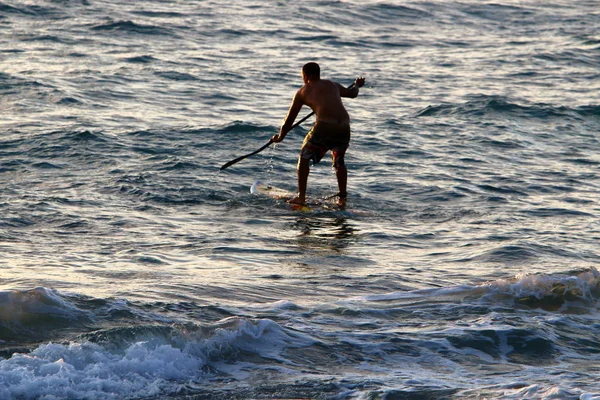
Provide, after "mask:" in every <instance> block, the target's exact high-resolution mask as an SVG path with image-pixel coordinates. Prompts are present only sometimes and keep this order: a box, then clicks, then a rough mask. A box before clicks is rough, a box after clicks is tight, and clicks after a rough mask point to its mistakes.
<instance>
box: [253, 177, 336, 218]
mask: <svg viewBox="0 0 600 400" xmlns="http://www.w3.org/2000/svg"><path fill="white" fill-rule="evenodd" d="M250 193H252V194H256V195H260V196H267V197H270V198H272V199H275V200H279V201H283V202H286V204H288V205H289V206H290V207H291V208H292V210H299V211H315V210H339V207H338V206H337V205H335V203H334V202H333V201H332V199H331V198H330V199H317V200H315V199H310V201H307V204H290V203H287V202H288V201H289V200H291V199H292V198H293V197H294V196H295V195H296V194H295V193H292V192H290V191H289V190H285V189H281V188H278V187H276V186H273V185H270V184H266V183H263V182H261V181H256V182H254V184H253V185H252V186H251V187H250Z"/></svg>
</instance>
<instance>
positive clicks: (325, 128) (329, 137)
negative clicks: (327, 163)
mask: <svg viewBox="0 0 600 400" xmlns="http://www.w3.org/2000/svg"><path fill="white" fill-rule="evenodd" d="M349 145H350V124H349V123H347V122H345V123H342V124H337V123H335V122H323V121H317V122H316V123H315V125H314V126H313V127H312V129H311V130H310V132H308V134H307V135H306V137H305V138H304V143H302V150H300V158H304V159H307V160H312V162H313V165H314V164H317V163H318V162H319V161H321V159H322V158H323V156H324V155H325V154H326V153H327V152H328V151H330V150H331V155H332V158H333V166H334V167H336V168H337V167H338V166H341V165H344V155H345V154H346V150H347V149H348V146H349Z"/></svg>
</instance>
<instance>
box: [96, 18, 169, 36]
mask: <svg viewBox="0 0 600 400" xmlns="http://www.w3.org/2000/svg"><path fill="white" fill-rule="evenodd" d="M91 29H92V30H94V31H119V32H125V33H137V34H144V35H168V36H173V31H172V30H171V29H168V28H163V27H159V26H156V25H143V24H137V23H135V22H133V21H117V22H112V21H111V22H107V23H104V24H101V25H95V26H93V27H92V28H91Z"/></svg>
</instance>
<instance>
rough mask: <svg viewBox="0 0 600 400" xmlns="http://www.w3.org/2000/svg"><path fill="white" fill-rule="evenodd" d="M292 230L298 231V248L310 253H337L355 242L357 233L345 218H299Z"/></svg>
mask: <svg viewBox="0 0 600 400" xmlns="http://www.w3.org/2000/svg"><path fill="white" fill-rule="evenodd" d="M292 228H293V229H297V230H298V231H299V235H298V237H297V239H296V240H297V242H298V246H299V247H300V248H302V249H307V250H312V251H315V250H322V251H332V250H333V251H334V252H339V251H341V250H342V249H345V248H346V247H348V246H349V245H350V244H352V243H353V242H354V241H355V239H356V233H357V232H358V229H357V228H356V227H355V226H354V225H353V224H352V223H351V222H350V221H349V220H348V219H347V218H345V217H327V218H323V217H321V218H308V217H305V218H299V219H298V220H296V222H295V223H294V224H293V225H292Z"/></svg>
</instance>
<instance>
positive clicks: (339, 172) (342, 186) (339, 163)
mask: <svg viewBox="0 0 600 400" xmlns="http://www.w3.org/2000/svg"><path fill="white" fill-rule="evenodd" d="M344 153H345V151H344V152H339V153H338V152H332V157H333V167H334V168H335V177H336V178H337V181H338V190H339V193H338V201H337V204H338V206H340V207H343V206H345V205H346V197H347V196H348V193H347V192H346V189H347V185H348V169H347V168H346V163H345V162H344Z"/></svg>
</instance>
